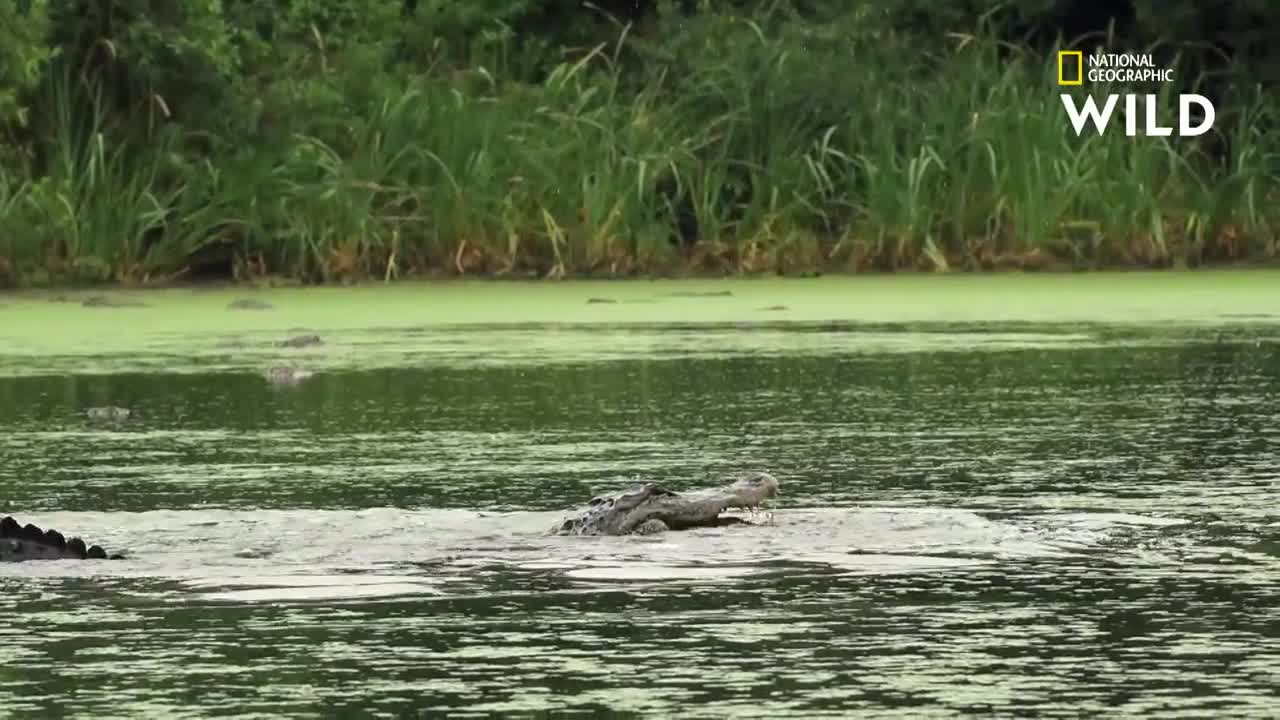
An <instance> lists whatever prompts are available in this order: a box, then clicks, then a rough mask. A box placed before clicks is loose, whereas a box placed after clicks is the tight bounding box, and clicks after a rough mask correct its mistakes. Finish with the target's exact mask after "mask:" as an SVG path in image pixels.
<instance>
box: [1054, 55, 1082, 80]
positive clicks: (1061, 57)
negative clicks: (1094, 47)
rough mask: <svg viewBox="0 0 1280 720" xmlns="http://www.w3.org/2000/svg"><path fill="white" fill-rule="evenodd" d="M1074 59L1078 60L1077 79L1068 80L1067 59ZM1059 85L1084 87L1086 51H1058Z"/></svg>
mask: <svg viewBox="0 0 1280 720" xmlns="http://www.w3.org/2000/svg"><path fill="white" fill-rule="evenodd" d="M1072 57H1074V58H1075V59H1076V73H1075V75H1076V79H1075V80H1068V79H1067V76H1066V72H1065V70H1064V68H1065V66H1066V64H1067V63H1066V59H1067V58H1072ZM1058 84H1059V85H1083V84H1084V51H1083V50H1059V51H1058Z"/></svg>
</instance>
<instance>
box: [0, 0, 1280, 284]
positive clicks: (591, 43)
mask: <svg viewBox="0 0 1280 720" xmlns="http://www.w3.org/2000/svg"><path fill="white" fill-rule="evenodd" d="M618 5H619V6H620V7H624V6H625V7H628V8H638V9H636V10H634V11H633V12H632V13H631V14H630V15H629V16H624V15H622V14H620V13H618V12H613V13H610V12H609V10H610V8H609V7H607V4H606V5H605V6H602V7H600V8H594V6H591V7H585V8H584V7H583V6H581V4H580V3H575V2H569V1H568V0H558V1H556V2H533V1H532V0H505V1H504V2H497V1H496V0H491V1H489V2H479V1H477V0H448V1H445V0H287V1H286V2H280V3H272V4H264V3H248V2H244V1H243V0H222V1H219V0H209V1H208V2H190V3H181V4H175V5H172V6H169V5H166V6H165V9H163V10H161V9H158V8H159V7H160V6H159V5H156V4H154V3H150V2H147V0H0V127H2V128H3V131H4V133H5V135H4V137H5V138H6V140H5V143H4V144H3V145H0V224H2V226H3V227H4V229H5V232H4V234H3V235H2V236H0V282H4V283H9V284H19V285H42V284H48V283H65V282H78V283H91V282H101V281H117V282H123V283H144V282H166V281H170V280H176V279H182V278H196V277H208V276H215V277H227V276H234V277H236V278H238V279H253V278H261V277H265V276H285V277H288V278H294V279H301V280H305V281H328V282H331V281H338V280H347V279H352V280H356V279H367V278H377V279H384V278H385V279H392V278H399V277H404V276H407V275H423V274H451V275H452V274H462V275H483V276H494V275H496V276H516V277H529V276H543V277H545V276H550V277H562V276H570V275H589V276H625V275H632V274H676V273H684V272H695V273H710V274H732V273H757V272H782V273H808V272H812V271H818V270H828V271H832V270H834V271H845V270H868V269H879V270H895V269H907V268H912V269H929V270H952V269H979V268H998V267H1024V268H1038V267H1046V266H1047V267H1053V266H1063V267H1078V268H1079V267H1086V268H1087V267H1115V266H1152V267H1163V266H1173V265H1184V264H1185V265H1199V264H1203V263H1213V262H1234V261H1244V260H1250V261H1257V260H1267V259H1271V258H1274V257H1275V256H1276V255H1277V251H1278V250H1280V202H1277V200H1280V193H1278V192H1277V185H1276V180H1277V178H1278V177H1280V135H1278V134H1277V133H1276V132H1274V130H1273V128H1275V127H1276V121H1277V116H1278V113H1280V99H1277V98H1280V95H1277V93H1276V92H1275V89H1276V87H1277V85H1278V84H1280V83H1277V82H1276V74H1275V72H1274V68H1275V67H1276V65H1277V62H1276V60H1277V59H1278V58H1280V55H1276V52H1277V51H1276V50H1275V49H1274V47H1275V45H1277V44H1276V43H1274V40H1276V39H1280V38H1269V37H1267V36H1266V35H1265V33H1262V34H1258V33H1252V34H1247V33H1245V30H1244V29H1241V28H1245V29H1247V28H1256V27H1268V26H1267V25H1266V24H1265V22H1264V21H1265V20H1267V19H1268V18H1270V19H1272V20H1275V21H1276V22H1273V23H1272V24H1271V25H1270V27H1273V28H1274V27H1280V9H1277V8H1274V7H1272V6H1271V5H1270V4H1268V3H1265V2H1261V3H1260V2H1257V1H1256V0H1253V1H1246V0H1238V1H1237V2H1235V3H1229V5H1231V6H1232V7H1231V8H1230V11H1229V12H1227V13H1226V14H1225V16H1223V17H1222V18H1220V20H1221V22H1218V23H1217V24H1215V25H1214V27H1218V28H1225V29H1223V30H1220V31H1219V32H1221V33H1223V36H1222V37H1219V36H1207V35H1203V34H1196V33H1203V32H1207V31H1201V30H1199V28H1200V27H1203V26H1205V24H1204V23H1201V22H1199V20H1200V19H1201V18H1200V16H1199V15H1198V14H1197V12H1198V11H1197V10H1196V9H1195V3H1192V2H1177V3H1173V6H1172V7H1175V8H1176V9H1170V8H1169V7H1164V6H1162V8H1161V13H1162V14H1161V15H1160V16H1155V15H1154V13H1153V11H1152V10H1151V8H1149V7H1147V5H1148V3H1145V2H1136V3H1134V7H1133V9H1132V13H1131V14H1130V16H1129V17H1127V18H1119V19H1117V18H1102V19H1101V20H1098V19H1097V18H1093V20H1098V22H1100V23H1101V26H1100V27H1085V28H1078V27H1074V26H1073V25H1072V23H1068V22H1066V20H1064V18H1069V19H1071V20H1072V21H1073V22H1075V21H1079V20H1080V19H1081V18H1085V19H1090V18H1089V17H1088V16H1085V15H1082V14H1081V13H1082V12H1083V11H1080V10H1078V9H1075V10H1073V9H1072V6H1073V5H1078V6H1081V7H1083V5H1081V4H1080V3H1069V2H1052V1H1048V0H1046V1H1045V2H1040V3H1023V4H1021V5H1017V7H1018V12H1017V13H1013V12H1010V11H1007V10H1006V9H1004V7H1003V6H1002V5H999V4H997V3H994V2H987V1H985V0H952V1H951V2H941V3H929V4H925V3H922V2H917V1H912V0H897V1H896V2H890V3H873V2H867V3H834V2H832V3H822V2H808V3H800V2H795V3H783V2H771V3H765V4H763V5H760V4H751V3H742V2H739V3H726V4H720V3H717V4H715V7H716V8H717V10H715V11H714V12H713V11H710V10H708V9H707V8H706V7H702V5H703V4H702V3H685V4H683V5H688V7H685V6H683V5H681V4H673V3H670V2H658V3H656V4H650V3H640V4H636V3H618ZM677 5H681V6H679V7H677ZM748 5H750V7H747V6H748ZM825 5H831V6H836V5H839V6H840V7H841V8H842V9H840V10H838V11H836V10H830V9H827V8H826V7H824V6H825ZM850 5H852V6H853V7H852V9H848V6H850ZM737 6H742V7H737ZM1028 6H1035V8H1036V9H1035V10H1034V11H1032V10H1028V9H1027V7H1028ZM735 7H736V8H737V9H733V8H735ZM176 8H180V9H176ZM1205 12H1208V11H1205ZM1215 12H1218V10H1215ZM1064 13H1066V14H1064ZM1220 14H1221V13H1220ZM1215 17H1216V16H1215ZM1076 24H1077V25H1078V24H1079V23H1078V22H1076ZM1095 24H1096V23H1095ZM1235 26H1240V27H1235ZM1232 28H1234V30H1232ZM1067 29H1071V30H1081V29H1083V30H1101V32H1099V33H1093V34H1085V35H1082V36H1080V37H1076V36H1070V37H1068V36H1064V35H1063V32H1064V31H1065V30H1067ZM1229 30H1230V31H1232V32H1234V34H1230V33H1229V32H1228V31H1229ZM1273 34H1275V32H1274V31H1273ZM1228 35H1230V37H1232V38H1237V39H1236V40H1233V41H1232V42H1234V43H1235V44H1233V45H1227V44H1226V41H1225V40H1224V39H1223V38H1224V37H1227V36H1228ZM1239 38H1246V40H1240V39H1239ZM1190 41H1198V42H1199V44H1192V43H1191V42H1190ZM1269 42H1270V45H1269V44H1268V43H1269ZM1064 43H1068V44H1069V45H1070V46H1071V47H1082V48H1084V49H1086V50H1087V49H1090V48H1091V47H1093V45H1094V44H1101V45H1102V46H1104V47H1105V48H1107V49H1109V50H1111V51H1113V52H1129V51H1133V52H1140V51H1141V52H1147V51H1149V52H1153V53H1155V54H1156V57H1157V60H1158V62H1159V63H1161V64H1169V65H1173V66H1174V67H1175V68H1177V74H1176V78H1177V82H1176V83H1174V84H1169V85H1162V86H1160V87H1158V88H1156V89H1154V90H1152V91H1153V92H1159V93H1160V94H1161V97H1162V104H1161V107H1162V108H1163V110H1162V117H1161V119H1162V121H1164V124H1171V122H1172V120H1173V116H1172V115H1171V113H1172V112H1173V110H1174V109H1175V108H1176V105H1177V103H1176V100H1174V99H1171V96H1173V95H1176V93H1178V92H1181V91H1199V92H1204V93H1205V94H1207V95H1209V96H1210V97H1211V98H1212V99H1213V100H1214V102H1215V104H1216V106H1217V121H1216V123H1215V130H1214V132H1212V133H1210V134H1207V135H1204V136H1200V137H1197V138H1162V137H1152V138H1146V137H1139V138H1130V137H1126V136H1125V135H1124V134H1123V133H1122V132H1120V129H1121V128H1120V127H1118V126H1119V125H1120V124H1121V123H1120V118H1119V117H1117V118H1114V119H1113V120H1112V124H1113V126H1116V127H1113V130H1112V131H1111V132H1109V133H1107V134H1106V135H1104V136H1098V135H1097V134H1095V133H1093V132H1092V131H1086V134H1084V135H1083V136H1080V137H1077V136H1076V135H1075V133H1074V131H1073V130H1072V129H1071V127H1070V123H1069V120H1068V118H1067V115H1066V113H1065V111H1064V110H1063V107H1062V104H1061V101H1060V100H1059V97H1058V95H1059V92H1060V90H1061V89H1060V88H1058V87H1057V86H1056V84H1055V78H1056V76H1057V63H1056V50H1057V49H1059V48H1060V47H1066V46H1068V45H1067V44H1064ZM1269 48H1270V52H1271V53H1272V55H1271V56H1267V55H1266V52H1267V51H1268V49H1269ZM1269 73H1271V74H1269ZM1086 88H1087V89H1088V90H1092V92H1093V94H1095V96H1100V95H1102V94H1104V93H1106V92H1125V91H1127V90H1128V89H1126V88H1119V87H1107V88H1100V87H1098V86H1096V85H1094V86H1086ZM1137 91H1138V92H1145V91H1147V89H1145V88H1138V89H1137ZM1075 94H1076V95H1077V96H1083V95H1082V93H1081V92H1079V91H1076V92H1075Z"/></svg>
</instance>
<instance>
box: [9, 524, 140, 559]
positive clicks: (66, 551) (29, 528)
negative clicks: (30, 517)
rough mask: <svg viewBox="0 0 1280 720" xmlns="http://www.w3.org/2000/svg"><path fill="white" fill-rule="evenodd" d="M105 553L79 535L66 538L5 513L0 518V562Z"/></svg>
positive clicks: (98, 556) (104, 556)
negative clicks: (19, 521)
mask: <svg viewBox="0 0 1280 720" xmlns="http://www.w3.org/2000/svg"><path fill="white" fill-rule="evenodd" d="M107 557H108V556H107V553H106V551H104V550H103V549H102V548H101V547H100V546H98V545H85V542H84V541H83V540H81V539H80V538H78V537H73V538H71V539H70V540H68V539H67V538H66V537H64V536H63V534H62V533H60V532H58V531H57V530H41V529H40V528H38V527H36V526H35V525H31V524H27V525H25V526H23V525H20V524H19V523H18V521H17V520H14V519H13V518H12V517H8V516H6V517H4V518H3V519H0V562H21V561H23V560H105V559H107ZM110 557H111V558H119V557H121V556H120V555H112V556H110Z"/></svg>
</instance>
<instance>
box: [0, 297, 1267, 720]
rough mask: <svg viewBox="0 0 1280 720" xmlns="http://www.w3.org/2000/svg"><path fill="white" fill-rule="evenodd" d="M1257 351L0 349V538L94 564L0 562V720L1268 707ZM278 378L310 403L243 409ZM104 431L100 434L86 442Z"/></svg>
mask: <svg viewBox="0 0 1280 720" xmlns="http://www.w3.org/2000/svg"><path fill="white" fill-rule="evenodd" d="M1277 338H1280V327H1277V326H1273V325H1267V324H1264V323H1257V322H1253V323H1250V324H1243V323H1242V324H1239V325H1233V326H1225V325H1218V326H1216V327H1211V328H1208V327H1205V326H1203V325H1201V326H1186V327H1174V326H1159V327H1146V328H1135V327H1119V326H1108V325H1099V324H1079V323H1073V324H1070V325H1065V324H1046V323H1040V324H1029V323H1001V324H993V325H982V324H975V323H964V324H957V323H950V324H937V325H928V324H920V323H914V324H895V323H880V324H866V323H862V324H858V323H839V322H820V323H796V322H791V323H787V322H770V323H760V322H754V323H730V324H704V325H700V326H696V327H695V326H689V325H676V324H670V323H668V324H633V325H630V326H627V327H622V326H576V325H558V326H547V327H541V328H530V327H520V326H510V325H490V326H484V327H473V328H465V327H463V328H459V327H436V328H429V327H428V328H422V327H419V328H409V329H405V328H402V329H398V330H394V331H392V330H380V331H370V330H350V331H346V332H339V331H333V332H329V333H327V334H326V338H325V339H326V341H327V344H326V345H325V346H324V347H323V348H321V349H318V350H314V351H294V352H286V351H283V350H280V349H278V348H275V347H274V346H273V345H272V342H273V341H275V340H278V339H279V333H278V332H275V331H272V332H258V333H255V332H243V333H229V334H228V335H227V336H222V335H216V336H208V337H203V338H202V339H200V340H199V341H198V342H197V341H196V340H190V341H188V342H187V343H186V344H185V345H180V347H185V348H187V350H186V351H182V350H179V349H169V350H165V349H157V348H154V347H153V348H151V349H150V350H149V351H148V352H146V353H144V354H140V355H134V356H127V357H126V356H123V355H120V354H111V353H107V352H104V353H101V354H94V353H79V354H67V355H58V354H56V353H53V354H49V355H47V356H45V357H42V359H41V361H40V363H38V364H33V363H32V362H31V359H30V357H24V356H23V354H22V353H21V352H16V353H12V354H10V355H8V356H6V357H7V359H0V458H2V460H3V461H2V462H0V483H3V484H2V485H0V488H2V491H0V511H8V512H12V513H14V514H15V515H18V517H19V518H20V519H22V520H23V521H24V522H25V521H34V522H38V523H39V524H42V525H45V526H54V527H57V528H59V529H62V530H64V531H69V532H73V533H76V534H79V535H82V536H84V537H86V538H88V539H89V540H91V541H93V542H99V543H101V544H103V545H104V546H106V547H107V548H108V549H110V550H113V551H116V550H119V551H124V552H126V553H127V554H129V555H130V559H129V560H127V561H117V562H86V563H80V562H60V563H23V564H9V565H6V566H4V567H0V588H2V589H3V592H0V613H3V614H4V617H5V618H6V620H7V622H5V623H4V624H3V625H2V626H0V715H10V716H13V717H29V716H32V715H58V716H63V715H65V716H81V717H112V716H138V715H161V716H165V717H185V716H191V717H204V716H211V715H228V716H230V715H239V716H253V715H258V716H262V717H279V716H297V717H310V716H317V715H328V714H342V713H346V714H351V715H355V716H366V715H367V716H387V717H403V716H415V715H422V716H431V715H434V714H436V713H441V714H444V713H447V714H449V715H451V716H453V715H456V716H467V715H477V716H486V715H539V714H546V713H549V714H555V715H557V716H559V715H561V714H563V715H574V714H581V715H584V716H590V715H600V714H605V713H606V712H612V713H615V714H618V715H627V714H639V715H658V716H675V715H678V716H680V717H723V716H726V715H733V716H743V717H749V716H769V717H777V716H786V715H795V716H798V717H819V716H824V715H831V716H847V715H849V714H853V713H859V714H861V713H866V714H873V715H877V716H895V715H899V716H904V717H913V718H914V717H921V716H948V715H957V714H967V713H974V714H981V715H989V714H992V713H995V714H1006V715H1028V714H1036V713H1042V714H1059V715H1068V716H1079V715H1083V714H1098V713H1122V714H1125V715H1137V714H1148V715H1152V716H1166V717H1175V716H1196V717H1204V716H1247V715H1257V716H1268V715H1273V714H1274V712H1275V710H1274V708H1275V707H1276V706H1277V704H1276V703H1277V697H1276V688H1277V687H1280V599H1278V598H1280V594H1277V593H1276V591H1275V588H1276V587H1277V583H1280V511H1278V510H1277V498H1278V497H1280V473H1278V472H1277V467H1280V451H1278V448H1280V425H1278V424H1277V422H1276V419H1277V416H1276V408H1277V407H1280V404H1278V400H1280V398H1278V397H1277V396H1278V395H1280V342H1277ZM193 348H194V349H193ZM281 357H287V358H289V359H291V361H292V362H296V363H299V364H302V365H308V366H311V367H314V368H316V369H317V370H319V372H318V374H317V375H316V376H315V377H314V378H312V379H311V380H308V381H307V382H305V383H302V384H301V385H298V386H296V387H290V388H272V387H269V386H268V385H267V383H266V381H265V380H264V379H263V378H262V374H261V371H262V369H263V367H264V366H265V365H266V364H269V363H270V362H278V361H279V360H280V358H281ZM42 369H43V370H42ZM103 404H121V405H127V406H129V407H131V408H133V409H134V410H135V411H136V415H137V416H138V417H137V418H136V419H134V420H130V421H127V422H123V423H119V424H111V423H105V424H104V423H97V422H93V421H90V420H89V419H87V418H86V417H85V416H84V414H83V411H84V409H85V408H87V407H89V406H93V405H103ZM756 468H762V469H768V470H770V471H771V472H773V473H774V474H776V475H777V476H778V477H779V478H780V479H781V481H782V484H783V495H782V497H781V498H779V501H778V502H777V503H776V504H775V505H774V507H773V508H772V509H771V510H772V512H771V514H770V513H767V512H766V513H763V514H760V515H758V516H757V517H756V518H755V519H756V521H757V522H758V525H756V526H753V527H745V528H744V527H732V528H725V529H718V530H707V531H696V532H684V533H672V534H668V535H663V536H655V537H642V538H641V537H636V538H631V537H628V538H565V537H554V536H547V535H546V534H545V533H544V531H545V530H546V529H548V528H550V527H551V526H552V525H553V524H555V522H556V521H557V520H558V519H560V518H562V517H563V515H564V513H565V512H566V511H567V510H568V509H570V508H572V507H573V506H575V505H577V504H579V503H581V502H583V501H584V500H585V499H587V498H588V497H590V496H591V495H592V494H594V493H597V492H600V491H603V490H611V489H616V488H620V487H623V486H625V485H628V484H630V483H631V482H633V481H634V480H635V479H636V478H645V479H660V480H662V481H664V482H665V483H667V484H668V485H670V486H672V487H673V488H676V489H684V488H693V487H699V486H704V485H707V484H711V483H716V482H720V481H721V480H722V479H724V478H726V477H729V476H731V475H732V474H734V473H736V472H739V471H742V470H747V469H756Z"/></svg>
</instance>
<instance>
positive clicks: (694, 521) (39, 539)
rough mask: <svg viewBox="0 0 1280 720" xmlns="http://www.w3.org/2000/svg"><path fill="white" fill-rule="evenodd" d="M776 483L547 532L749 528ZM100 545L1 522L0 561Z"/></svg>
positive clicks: (95, 550) (652, 501)
mask: <svg viewBox="0 0 1280 720" xmlns="http://www.w3.org/2000/svg"><path fill="white" fill-rule="evenodd" d="M780 494H781V493H780V491H779V489H778V479H777V478H775V477H774V476H772V475H770V474H769V473H766V472H754V473H750V474H747V475H744V476H742V477H741V478H739V479H738V480H736V481H734V482H733V483H730V484H729V485H725V486H724V487H719V488H709V489H706V490H694V491H692V492H687V493H678V492H674V491H672V490H669V489H667V488H665V487H662V486H661V485H659V484H657V483H644V484H643V485H639V486H636V487H634V488H631V489H630V490H626V491H624V492H621V493H618V494H616V495H601V496H597V497H594V498H592V499H591V501H590V503H588V505H587V507H585V508H583V509H582V510H581V511H579V512H578V513H576V514H575V515H573V516H572V517H569V518H567V519H565V520H564V521H563V522H561V523H560V524H558V525H556V527H554V528H552V530H551V532H552V533H553V534H557V535H632V534H636V535H650V534H653V533H659V532H664V531H667V530H687V529H689V528H700V527H725V526H728V525H739V524H748V525H749V524H751V523H750V521H748V520H746V519H744V518H741V517H739V516H736V515H723V514H722V513H724V512H725V511H726V510H729V509H731V508H742V509H750V510H755V509H757V508H759V507H760V506H761V505H763V504H764V503H765V501H766V500H769V499H770V498H773V497H776V496H778V495H780ZM123 557H124V556H123V555H119V554H108V553H107V552H106V551H105V550H103V549H102V547H101V546H99V545H87V544H86V543H85V542H84V541H83V540H81V539H80V538H78V537H73V538H71V539H67V538H66V537H65V536H64V535H63V534H62V533H60V532H58V531H57V530H41V529H40V528H38V527H36V526H35V525H31V524H27V525H25V526H24V525H21V524H20V523H19V522H18V521H17V520H15V519H13V518H12V517H8V516H6V517H5V518H3V519H0V562H20V561H23V560H108V559H110V560H117V559H121V558H123Z"/></svg>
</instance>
